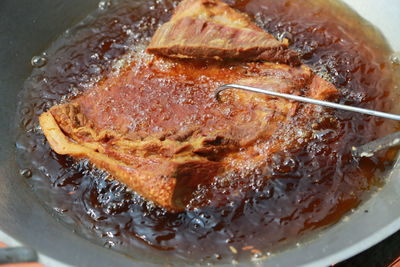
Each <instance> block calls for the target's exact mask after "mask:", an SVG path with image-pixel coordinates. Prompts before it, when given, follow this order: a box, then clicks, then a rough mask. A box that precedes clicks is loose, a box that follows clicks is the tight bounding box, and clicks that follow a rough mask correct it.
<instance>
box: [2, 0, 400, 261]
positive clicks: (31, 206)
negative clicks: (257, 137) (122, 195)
mask: <svg viewBox="0 0 400 267" xmlns="http://www.w3.org/2000/svg"><path fill="white" fill-rule="evenodd" d="M132 1H134V0H132ZM345 2H347V3H348V4H349V5H350V6H351V7H353V8H354V9H356V10H357V11H358V12H359V13H360V14H361V15H362V16H363V17H365V18H366V19H367V20H370V21H371V22H372V23H373V24H375V25H376V26H377V27H378V28H379V29H380V30H381V31H382V32H383V34H384V35H385V36H386V38H387V39H388V41H389V43H390V44H391V45H392V47H393V49H394V50H395V51H400V31H399V29H398V27H399V26H400V18H399V16H398V14H400V2H399V1H398V0H384V1H374V0H346V1H345ZM97 4H98V0H86V1H82V0H68V1H66V0H35V1H32V0H17V1H15V0H2V1H0V125H1V127H0V131H1V132H0V230H1V231H0V240H1V241H3V242H4V241H5V242H9V243H10V244H11V245H12V244H17V243H23V244H25V245H27V246H31V247H33V248H35V249H37V250H38V251H39V253H40V257H41V260H42V262H44V263H47V264H48V265H49V266H64V265H75V266H132V265H133V264H135V265H143V266H145V265H151V264H150V263H149V262H151V259H145V258H141V257H140V255H138V257H137V258H136V259H130V258H127V257H125V256H122V255H120V254H118V253H116V252H114V251H111V250H109V249H106V248H102V247H99V246H97V245H94V244H92V243H91V242H89V241H87V240H85V239H83V238H81V237H79V236H78V235H75V234H74V233H72V232H71V231H70V230H69V229H68V228H66V227H64V226H63V225H62V224H61V223H60V222H58V221H57V219H56V218H55V217H53V216H51V215H50V214H49V212H47V211H46V210H45V209H44V208H43V207H42V206H41V204H40V203H39V201H38V200H37V199H36V198H35V196H34V194H33V193H32V192H31V190H30V189H29V188H27V186H26V184H24V182H23V178H22V177H21V176H20V175H19V169H18V167H17V165H16V162H15V147H14V146H15V145H14V144H15V135H16V133H15V130H14V127H13V124H14V119H15V115H16V114H15V112H16V103H17V94H18V92H19V91H20V89H21V88H22V84H23V82H24V79H25V78H26V77H27V76H28V75H29V73H30V71H31V66H30V64H29V63H30V59H31V58H32V56H33V55H35V54H38V53H40V52H41V51H43V50H44V49H45V48H46V46H48V44H49V43H50V42H51V41H52V40H54V39H55V38H56V37H57V36H58V35H59V34H60V33H61V32H63V31H64V30H65V29H67V28H69V27H71V26H72V25H74V24H76V23H77V22H78V21H80V20H81V19H82V18H83V17H85V15H86V14H88V13H89V12H90V11H91V10H93V9H95V8H96V7H97ZM364 210H368V211H369V212H368V213H365V212H364ZM399 229H400V161H398V164H397V165H396V167H395V168H394V169H393V170H392V171H391V173H390V175H389V177H387V183H386V185H385V186H384V187H383V188H382V190H380V191H379V192H378V193H376V194H374V195H373V196H372V197H371V198H370V199H369V200H368V201H366V202H365V203H364V204H362V206H361V207H359V208H358V209H357V210H356V211H355V212H353V213H352V214H350V215H348V216H347V217H346V218H345V219H344V220H343V221H341V222H340V223H337V224H336V225H334V226H332V227H330V228H329V229H327V230H325V231H323V232H322V233H321V235H320V236H319V237H318V238H315V239H314V240H313V241H309V242H308V243H306V244H303V245H301V246H299V247H296V248H293V249H290V250H287V251H285V252H283V253H281V254H278V255H275V256H272V257H271V258H269V259H268V260H267V261H266V262H261V263H260V264H261V265H264V263H265V265H267V266H300V265H307V266H326V265H329V264H333V263H337V262H339V261H341V260H344V259H346V258H349V257H351V256H353V255H355V254H357V253H359V252H361V251H363V250H365V249H367V248H368V247H370V246H372V245H374V244H376V243H378V242H379V241H381V240H383V239H384V238H386V237H387V236H389V235H391V234H393V233H394V232H395V231H397V230H399Z"/></svg>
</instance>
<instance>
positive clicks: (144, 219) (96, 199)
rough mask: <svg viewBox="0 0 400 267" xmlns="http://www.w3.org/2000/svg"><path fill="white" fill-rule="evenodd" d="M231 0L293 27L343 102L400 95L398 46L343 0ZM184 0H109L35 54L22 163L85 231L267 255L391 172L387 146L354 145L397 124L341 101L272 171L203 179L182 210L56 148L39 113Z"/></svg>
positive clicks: (119, 243) (109, 240) (196, 258)
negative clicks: (222, 200)
mask: <svg viewBox="0 0 400 267" xmlns="http://www.w3.org/2000/svg"><path fill="white" fill-rule="evenodd" d="M227 2H228V3H229V4H231V5H233V6H234V7H235V8H237V9H239V10H241V11H243V12H246V13H248V14H249V15H250V16H251V17H252V18H254V20H255V21H256V22H257V23H258V24H259V25H260V26H261V27H262V28H264V29H265V30H266V31H268V32H270V33H272V34H274V35H275V36H276V37H277V38H288V39H289V41H290V45H291V48H292V49H294V50H296V51H298V52H299V53H300V54H301V56H302V61H303V62H304V63H305V64H307V65H309V66H310V67H311V68H313V69H314V71H315V72H317V73H318V74H319V75H321V76H323V77H324V78H326V79H328V80H329V81H331V82H332V83H334V84H335V86H336V87H337V88H338V89H339V90H340V99H339V100H340V102H341V103H345V104H350V105H355V106H360V107H366V108H375V109H378V110H382V111H390V110H391V108H392V106H393V102H395V101H394V100H395V99H398V95H397V94H396V93H395V92H394V87H395V82H396V81H395V72H396V68H397V67H396V64H394V63H393V64H392V63H391V51H390V49H389V48H388V47H387V46H386V44H385V42H384V40H383V38H382V36H381V35H380V34H379V33H378V32H377V31H375V30H374V28H373V27H371V26H369V25H368V24H367V23H365V22H364V21H362V20H361V19H360V18H359V17H357V16H356V15H355V14H353V13H352V11H349V10H348V9H347V8H346V7H345V6H342V5H341V4H338V1H320V0H309V1H290V0H236V1H235V0H230V1H227ZM177 3H178V2H177V1H171V0H147V1H142V0H138V1H131V0H129V1H128V0H125V1H124V0H122V1H101V2H100V4H99V10H98V11H96V12H94V13H93V14H91V15H89V16H88V17H87V18H86V19H85V20H84V21H83V22H81V23H80V24H78V25H77V26H75V27H73V28H72V29H69V30H67V31H66V32H65V33H64V34H62V35H61V36H60V37H59V38H58V40H57V41H56V42H55V43H53V44H51V46H50V47H49V48H48V49H47V51H46V53H45V55H46V57H45V61H43V60H42V59H40V58H35V60H32V64H33V65H34V67H35V69H33V71H32V74H31V76H30V77H29V78H28V79H27V81H26V83H25V89H24V90H23V92H22V94H21V100H20V104H19V108H18V113H19V121H18V123H19V125H18V127H19V128H20V135H19V137H18V142H17V150H18V151H17V152H18V158H19V162H20V165H21V175H23V176H24V177H26V178H29V180H27V183H28V184H29V185H30V186H31V187H32V189H33V190H34V191H35V192H36V194H37V196H38V197H39V198H40V199H41V200H42V201H43V202H44V203H45V206H46V207H48V209H49V210H50V211H51V212H52V213H53V214H57V216H58V217H59V218H60V219H61V220H62V221H63V222H64V223H65V224H67V225H69V227H71V228H72V229H73V230H74V232H77V233H78V234H80V235H82V236H84V237H86V238H88V239H90V240H93V241H94V242H96V243H98V244H101V245H104V246H106V247H110V248H113V249H116V250H118V251H120V252H122V253H124V254H126V255H130V256H132V257H135V255H138V253H140V254H139V255H142V257H141V260H143V258H147V259H148V261H153V262H157V258H158V259H162V260H159V261H158V262H162V263H168V262H170V263H176V262H185V263H188V262H197V263H202V262H203V263H204V262H207V263H227V262H228V263H231V262H241V261H247V260H250V259H255V260H257V259H263V258H265V257H268V256H270V255H271V253H276V252H277V251H279V250H280V249H282V248H283V247H284V246H287V245H290V244H294V243H296V242H298V240H299V239H300V238H303V237H304V236H306V237H307V236H310V233H312V230H314V229H320V228H321V227H324V226H328V225H330V224H332V223H335V222H337V221H338V220H339V219H340V218H341V217H342V216H343V215H344V214H345V213H347V212H349V211H350V210H351V209H353V208H355V207H356V206H357V205H358V204H359V203H360V202H361V201H362V200H363V198H365V196H366V195H368V192H371V191H372V190H373V189H374V188H375V187H376V186H377V185H380V184H381V183H382V182H383V181H382V179H381V178H380V177H381V176H382V173H383V172H384V171H385V170H386V169H387V168H390V166H391V161H390V160H389V159H388V158H387V157H385V154H381V155H378V156H375V157H372V158H369V159H353V158H352V156H351V153H350V148H351V147H352V146H357V145H361V144H363V143H366V142H368V141H371V140H373V139H375V138H377V137H379V136H382V135H385V134H388V133H391V132H393V131H394V130H395V129H396V127H398V125H396V124H394V123H391V122H388V121H385V120H383V119H379V118H371V117H369V116H363V115H359V114H353V113H349V112H343V111H332V112H333V114H334V120H332V119H331V117H326V118H325V117H321V118H320V121H319V123H318V125H317V126H316V128H315V129H314V136H313V138H312V139H311V141H309V142H307V143H305V144H304V146H302V148H301V149H296V150H293V151H289V150H288V151H281V152H279V153H276V154H275V155H273V157H272V159H271V162H270V165H269V168H268V170H267V171H266V172H261V173H256V174H254V176H253V177H247V179H245V180H244V179H236V178H235V177H229V179H222V180H221V181H216V182H215V183H214V184H212V185H211V186H208V187H202V188H199V190H198V191H197V196H196V197H195V198H194V199H193V202H194V203H197V204H199V203H203V204H207V205H208V207H204V208H196V209H192V210H188V211H185V212H181V213H169V212H166V211H165V210H163V209H161V208H158V207H155V206H154V205H152V204H151V203H150V202H147V201H145V200H143V199H142V198H141V197H140V196H138V195H136V194H135V193H134V192H131V191H130V190H128V189H127V188H126V187H125V186H124V185H123V184H120V183H119V182H117V181H114V180H112V179H109V178H110V177H109V175H108V173H106V172H104V171H101V170H98V169H96V168H93V167H92V166H91V165H90V163H89V162H88V161H85V160H82V161H76V160H74V159H72V158H71V157H69V156H63V155H58V154H56V153H55V152H53V151H52V150H51V149H50V147H49V145H48V143H47V142H46V140H45V138H44V136H43V134H42V133H41V130H40V127H39V125H38V116H39V115H40V114H41V113H42V112H44V111H46V110H48V109H49V108H50V107H51V106H53V105H55V104H58V103H63V102H66V101H68V100H70V99H72V98H74V97H76V96H78V95H80V94H81V93H82V92H83V91H85V90H86V89H87V88H90V87H91V86H93V85H94V84H95V83H97V82H98V81H100V80H102V79H103V78H104V77H105V76H106V75H107V73H108V72H109V71H111V68H112V66H115V64H114V63H115V61H116V60H118V59H120V58H121V57H122V56H123V55H124V54H126V53H128V51H130V50H132V49H133V47H135V46H136V45H138V44H141V43H146V42H148V41H149V38H150V37H151V36H152V35H153V33H154V31H155V30H156V29H157V27H159V25H161V24H162V23H163V22H165V21H167V20H168V19H169V17H170V16H171V12H172V10H173V9H174V7H176V5H177ZM338 14H340V16H339V15H338ZM392 61H393V58H392ZM267 173H268V175H267ZM266 176H268V179H266ZM227 180H229V182H226V181H227ZM233 191H235V192H240V194H239V195H240V197H237V196H236V197H234V198H230V199H229V201H228V203H227V204H226V205H224V206H223V207H214V206H213V197H214V196H217V195H218V194H220V193H221V192H225V194H228V195H229V193H230V192H233ZM71 234H72V233H71Z"/></svg>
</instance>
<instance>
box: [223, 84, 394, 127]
mask: <svg viewBox="0 0 400 267" xmlns="http://www.w3.org/2000/svg"><path fill="white" fill-rule="evenodd" d="M226 89H241V90H245V91H250V92H254V93H261V94H266V95H271V96H277V97H282V98H286V99H290V100H296V101H300V102H305V103H310V104H315V105H320V106H325V107H330V108H336V109H342V110H347V111H352V112H358V113H362V114H367V115H372V116H376V117H382V118H386V119H391V120H397V121H400V115H397V114H391V113H386V112H381V111H376V110H372V109H366V108H358V107H353V106H348V105H343V104H337V103H333V102H328V101H323V100H317V99H313V98H308V97H304V96H297V95H291V94H285V93H278V92H274V91H270V90H266V89H261V88H257V87H253V86H247V85H239V84H225V85H223V86H221V87H219V88H217V89H216V91H215V97H216V98H217V99H219V95H220V93H221V92H222V91H224V90H226Z"/></svg>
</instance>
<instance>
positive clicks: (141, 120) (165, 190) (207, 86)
mask: <svg viewBox="0 0 400 267" xmlns="http://www.w3.org/2000/svg"><path fill="white" fill-rule="evenodd" d="M231 82H237V83H243V84H253V85H262V86H263V87H267V88H268V89H272V90H277V91H281V92H287V93H297V94H301V91H302V90H303V91H304V90H305V91H306V95H309V96H313V97H319V96H320V95H322V96H323V97H322V98H325V97H326V96H330V95H332V94H334V93H335V92H336V89H335V88H334V87H333V86H332V85H331V84H329V83H327V82H325V81H324V80H322V79H321V78H319V77H317V76H315V75H314V74H313V73H312V72H311V71H310V69H308V68H307V67H305V66H300V67H298V68H291V67H289V66H287V65H278V64H271V63H229V64H228V63H222V62H208V63H207V62H196V61H191V60H179V61H176V60H170V59H165V58H164V59H163V58H155V57H152V56H149V55H147V54H142V55H137V56H136V58H135V59H134V61H133V62H132V63H131V64H130V65H127V66H126V67H125V68H124V69H123V70H122V71H121V72H120V73H119V74H115V75H110V77H109V78H108V79H106V80H105V81H104V82H102V83H100V84H99V85H98V86H96V87H94V88H92V89H90V90H88V91H87V92H86V93H85V94H84V95H82V96H80V97H78V98H77V99H75V100H73V101H71V102H70V103H68V104H64V105H59V106H54V107H53V108H51V109H50V111H49V112H46V113H44V114H42V115H41V117H40V123H41V126H42V129H43V131H44V133H45V135H46V137H47V139H48V141H49V143H50V145H51V146H52V148H53V149H54V150H55V151H56V152H57V153H59V154H69V155H72V156H74V157H77V158H88V159H90V161H91V162H93V163H94V164H95V165H97V166H98V167H100V168H104V169H106V170H108V171H109V172H110V173H111V174H113V176H114V177H115V178H116V179H118V180H120V181H121V182H123V183H125V184H126V185H127V186H129V187H130V188H132V189H134V190H135V191H137V192H138V193H139V194H141V195H142V196H144V197H146V198H147V199H150V200H153V201H154V202H155V203H157V204H158V205H161V206H163V207H166V208H168V209H171V210H180V209H183V208H184V207H185V205H186V204H187V202H188V201H189V198H190V195H191V192H192V191H193V190H195V188H196V187H197V186H198V185H199V184H207V183H210V181H211V180H212V179H213V178H214V177H215V176H216V175H217V174H223V173H225V172H227V171H230V170H232V168H234V166H230V162H233V161H232V160H233V159H235V160H236V161H238V158H239V154H238V153H239V150H240V153H241V154H243V153H244V151H246V149H248V151H249V153H250V151H251V148H252V146H253V145H254V143H255V141H258V142H259V141H261V140H267V139H268V138H269V137H270V136H271V135H272V134H274V133H275V132H276V130H277V129H279V128H280V127H281V126H282V125H284V124H287V123H288V122H290V118H291V117H292V116H294V115H295V114H296V110H297V109H298V105H297V104H296V103H291V102H288V101H286V100H283V99H274V98H268V97H266V96H263V95H259V94H251V93H246V92H242V91H236V90H231V91H227V92H225V93H224V94H223V95H222V98H223V101H222V102H221V103H218V102H217V101H216V100H215V99H214V94H213V91H214V89H215V88H216V87H218V86H219V85H221V84H224V83H231ZM315 86H318V87H317V88H314V87H315ZM250 129H251V130H250ZM249 156H250V155H249ZM243 160H244V159H243Z"/></svg>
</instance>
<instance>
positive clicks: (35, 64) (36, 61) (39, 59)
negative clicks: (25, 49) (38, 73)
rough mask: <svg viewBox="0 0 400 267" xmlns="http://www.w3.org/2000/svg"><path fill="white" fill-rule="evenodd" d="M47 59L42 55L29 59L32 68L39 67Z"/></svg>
mask: <svg viewBox="0 0 400 267" xmlns="http://www.w3.org/2000/svg"><path fill="white" fill-rule="evenodd" d="M46 63H47V59H46V58H45V57H44V56H43V55H42V56H34V57H33V58H32V59H31V65H32V67H34V68H40V67H43V66H44V65H46Z"/></svg>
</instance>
